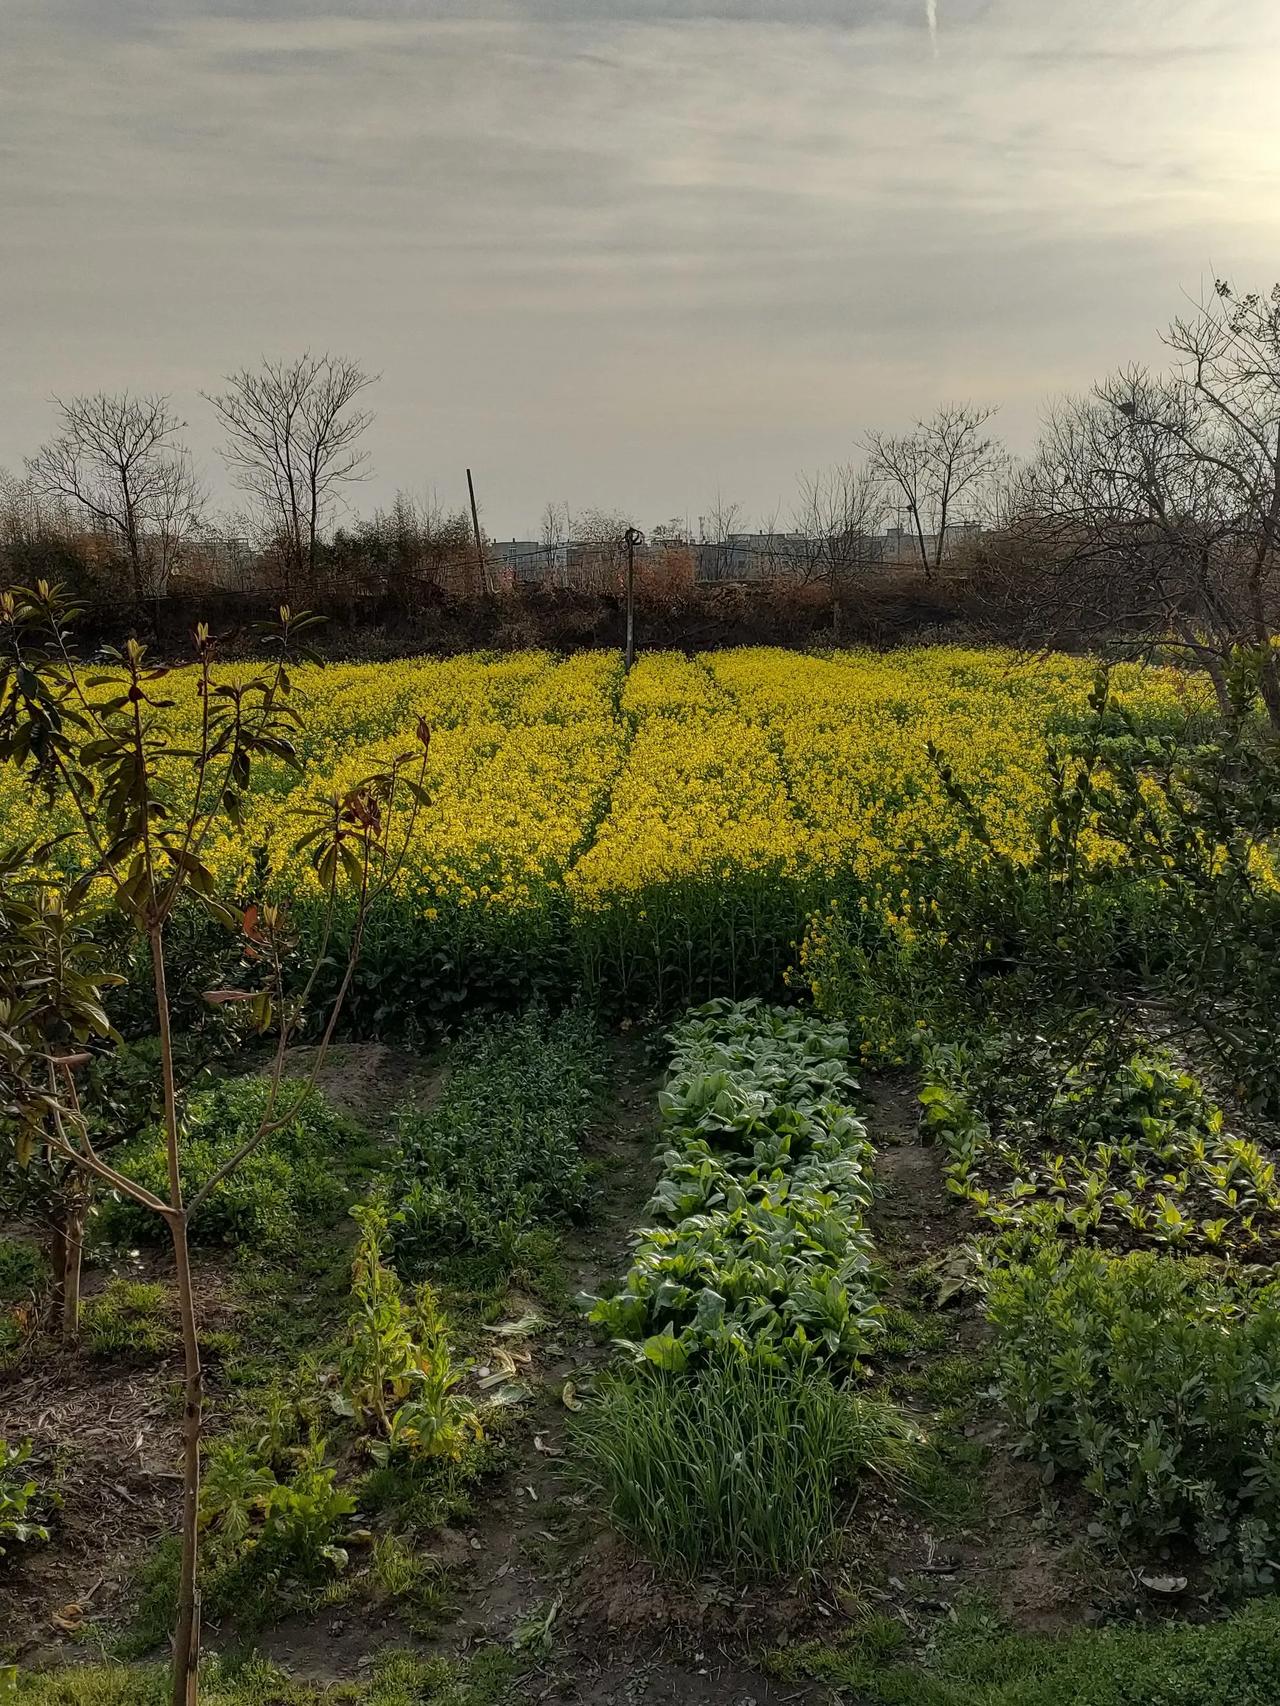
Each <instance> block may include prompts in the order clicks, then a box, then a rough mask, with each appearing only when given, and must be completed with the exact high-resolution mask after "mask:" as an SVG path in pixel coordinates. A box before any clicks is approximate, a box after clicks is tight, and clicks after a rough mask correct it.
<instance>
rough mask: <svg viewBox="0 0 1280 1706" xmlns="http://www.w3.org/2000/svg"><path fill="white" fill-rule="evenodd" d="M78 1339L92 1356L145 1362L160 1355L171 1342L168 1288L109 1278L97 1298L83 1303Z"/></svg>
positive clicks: (121, 1277) (172, 1340)
mask: <svg viewBox="0 0 1280 1706" xmlns="http://www.w3.org/2000/svg"><path fill="white" fill-rule="evenodd" d="M81 1339H82V1342H83V1344H84V1347H85V1349H86V1350H87V1351H88V1352H89V1354H90V1355H91V1356H95V1357H119V1358H130V1359H134V1360H137V1361H145V1360H147V1359H149V1358H151V1357H156V1356H160V1355H162V1354H163V1353H164V1352H165V1351H166V1350H168V1349H169V1348H170V1347H171V1346H172V1344H173V1342H174V1320H173V1299H172V1298H171V1296H170V1294H169V1288H168V1286H166V1285H162V1284H161V1283H160V1282H159V1281H154V1280H131V1279H125V1278H123V1276H121V1275H119V1274H116V1275H113V1277H112V1278H111V1279H110V1280H108V1281H107V1284H106V1286H105V1287H104V1288H103V1290H102V1291H101V1292H99V1294H98V1296H97V1297H91V1298H90V1299H89V1300H88V1301H87V1302H86V1303H85V1306H84V1313H83V1315H82V1317H81Z"/></svg>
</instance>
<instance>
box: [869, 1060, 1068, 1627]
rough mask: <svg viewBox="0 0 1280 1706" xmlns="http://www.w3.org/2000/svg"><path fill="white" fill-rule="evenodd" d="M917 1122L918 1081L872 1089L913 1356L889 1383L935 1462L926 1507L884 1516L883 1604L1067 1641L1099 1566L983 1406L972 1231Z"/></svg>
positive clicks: (983, 1348)
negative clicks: (987, 1616) (986, 1611)
mask: <svg viewBox="0 0 1280 1706" xmlns="http://www.w3.org/2000/svg"><path fill="white" fill-rule="evenodd" d="M918 1113H919V1104H918V1102H917V1099H916V1083H915V1079H914V1077H913V1076H912V1075H910V1074H906V1073H903V1074H893V1075H889V1076H886V1077H883V1078H881V1079H878V1080H876V1081H874V1082H873V1083H871V1084H869V1085H868V1086H867V1107H866V1118H867V1124H868V1130H869V1134H870V1136H871V1139H872V1142H873V1143H874V1144H875V1147H876V1167H875V1178H876V1198H875V1203H874V1206H873V1208H872V1212H871V1216H870V1224H871V1228H872V1233H873V1236H874V1239H875V1244H876V1252H877V1255H878V1257H879V1259H880V1260H881V1261H882V1262H883V1263H884V1265H885V1268H886V1271H887V1274H888V1278H889V1288H888V1293H887V1297H886V1302H887V1303H888V1305H889V1306H890V1308H891V1309H892V1310H894V1311H901V1312H902V1313H903V1315H905V1316H909V1317H910V1323H911V1324H910V1325H908V1326H907V1327H906V1329H905V1332H904V1331H903V1329H902V1328H900V1327H897V1322H896V1321H895V1327H896V1328H897V1331H898V1333H899V1335H900V1336H902V1337H905V1339H906V1341H907V1342H906V1345H905V1349H904V1351H903V1354H902V1357H901V1361H900V1362H899V1363H897V1364H896V1365H894V1364H891V1363H889V1362H888V1361H886V1366H885V1370H884V1374H885V1378H886V1384H887V1386H888V1388H889V1390H890V1392H891V1394H892V1396H893V1397H894V1399H895V1401H896V1402H897V1403H898V1404H899V1405H900V1406H901V1407H902V1409H903V1410H904V1412H905V1413H906V1414H907V1415H909V1416H911V1417H912V1418H913V1419H914V1420H915V1422H916V1423H917V1425H919V1426H920V1427H921V1428H922V1429H923V1430H924V1432H925V1433H926V1435H927V1436H928V1437H929V1438H930V1439H931V1440H932V1441H933V1442H934V1444H935V1445H936V1446H937V1448H938V1451H939V1456H940V1465H939V1472H938V1474H937V1476H936V1477H935V1478H934V1480H933V1482H932V1483H931V1484H930V1485H929V1486H928V1487H927V1488H926V1489H925V1490H924V1492H923V1494H922V1496H921V1498H920V1499H919V1500H918V1501H911V1500H906V1501H901V1500H900V1501H897V1502H896V1503H895V1504H894V1505H893V1506H892V1508H891V1509H890V1510H888V1511H887V1512H885V1513H884V1514H883V1519H882V1521H881V1523H880V1524H879V1532H878V1536H877V1548H876V1551H877V1553H878V1562H879V1565H880V1567H881V1569H882V1570H883V1579H884V1581H885V1582H887V1584H888V1585H887V1590H885V1589H880V1590H877V1591H879V1592H882V1593H883V1597H884V1598H885V1600H886V1602H887V1604H886V1609H891V1610H892V1611H893V1613H894V1614H895V1615H897V1616H899V1617H900V1618H901V1619H902V1620H903V1621H904V1622H905V1623H906V1624H907V1625H908V1627H912V1628H921V1629H923V1628H924V1627H926V1626H927V1624H928V1623H929V1621H930V1620H931V1619H932V1618H935V1617H936V1616H937V1615H938V1614H939V1612H946V1611H947V1610H948V1609H949V1608H950V1607H951V1606H952V1605H953V1604H954V1603H955V1602H956V1601H957V1600H958V1599H964V1598H973V1597H974V1596H982V1597H983V1598H986V1599H987V1600H989V1601H991V1602H993V1603H994V1604H995V1605H996V1606H998V1608H999V1609H1000V1611H1001V1612H1003V1614H1004V1615H1005V1616H1006V1617H1007V1618H1008V1619H1009V1620H1010V1621H1011V1622H1012V1623H1013V1624H1014V1625H1015V1626H1016V1627H1019V1628H1021V1629H1027V1630H1057V1629H1060V1628H1065V1627H1068V1626H1070V1625H1071V1624H1073V1623H1077V1622H1078V1621H1079V1618H1080V1614H1081V1609H1082V1601H1086V1602H1087V1599H1088V1596H1089V1594H1090V1591H1091V1587H1092V1586H1093V1585H1094V1584H1093V1582H1092V1581H1091V1571H1092V1570H1093V1568H1094V1566H1095V1562H1096V1561H1095V1560H1093V1559H1092V1558H1090V1556H1089V1555H1088V1553H1087V1552H1086V1551H1082V1550H1081V1549H1080V1548H1079V1547H1078V1545H1077V1544H1076V1541H1075V1538H1074V1537H1075V1536H1076V1535H1078V1534H1079V1533H1080V1532H1081V1530H1082V1526H1083V1524H1082V1521H1081V1519H1080V1513H1078V1512H1076V1511H1074V1510H1073V1511H1068V1510H1067V1509H1066V1508H1065V1505H1064V1507H1063V1508H1062V1512H1061V1516H1062V1519H1063V1520H1061V1521H1056V1520H1055V1517H1054V1510H1053V1507H1052V1506H1049V1505H1046V1504H1045V1502H1044V1501H1043V1500H1042V1497H1041V1491H1042V1489H1041V1484H1040V1480H1039V1476H1038V1475H1037V1473H1036V1471H1035V1469H1034V1467H1033V1466H1032V1465H1030V1464H1028V1463H1025V1462H1022V1461H1021V1460H1019V1459H1018V1458H1016V1457H1015V1456H1014V1454H1013V1451H1012V1441H1011V1439H1010V1436H1009V1430H1008V1428H1007V1426H1006V1424H1005V1422H1004V1420H1003V1419H1002V1417H1001V1415H1000V1413H999V1411H998V1409H997V1408H996V1406H995V1405H994V1404H993V1403H992V1402H991V1401H990V1400H989V1398H988V1396H987V1388H988V1387H989V1384H990V1378H991V1371H990V1333H989V1330H988V1328H987V1324H986V1322H985V1320H984V1318H983V1315H982V1310H981V1306H980V1303H979V1300H978V1298H977V1297H976V1295H975V1293H974V1292H973V1290H972V1288H971V1287H970V1286H968V1285H967V1284H965V1283H964V1281H965V1274H966V1266H967V1264H966V1260H965V1256H964V1249H963V1247H964V1244H965V1242H966V1241H967V1240H968V1239H971V1238H972V1237H973V1236H974V1235H975V1233H976V1231H977V1228H976V1227H975V1225H974V1224H973V1222H972V1220H971V1219H970V1218H969V1216H968V1215H967V1213H966V1212H965V1211H964V1210H963V1209H962V1208H959V1207H958V1206H957V1204H956V1201H955V1199H954V1198H953V1197H952V1196H950V1194H949V1193H948V1191H947V1189H946V1180H945V1176H944V1172H943V1157H942V1155H941V1154H940V1153H939V1151H938V1149H937V1148H936V1147H935V1146H933V1145H931V1144H926V1143H923V1142H922V1141H921V1136H920V1130H919V1121H918Z"/></svg>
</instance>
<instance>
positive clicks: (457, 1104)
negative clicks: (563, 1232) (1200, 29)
mask: <svg viewBox="0 0 1280 1706" xmlns="http://www.w3.org/2000/svg"><path fill="white" fill-rule="evenodd" d="M602 1064H603V1051H602V1045H601V1042H600V1038H599V1036H598V1034H597V1033H596V1031H595V1030H594V1028H593V1026H592V1023H591V1021H590V1020H589V1019H588V1018H587V1017H586V1016H585V1015H584V1014H582V1013H579V1012H575V1011H570V1012H568V1013H564V1014H561V1015H560V1016H558V1017H555V1018H551V1017H549V1016H548V1015H547V1013H546V1012H545V1011H543V1010H542V1009H539V1008H532V1009H530V1010H529V1011H528V1012H527V1013H525V1014H523V1015H522V1016H520V1017H517V1018H507V1019H499V1020H494V1021H491V1022H490V1023H489V1024H488V1025H486V1026H484V1027H483V1028H481V1029H476V1030H473V1031H470V1032H468V1033H467V1034H466V1035H465V1036H464V1037H463V1038H462V1039H461V1040H460V1041H459V1043H458V1044H457V1045H456V1048H455V1051H454V1056H453V1059H452V1063H451V1066H450V1071H449V1077H448V1081H447V1083H446V1085H445V1087H444V1092H443V1094H442V1096H441V1099H440V1102H439V1104H438V1106H437V1107H435V1108H433V1109H431V1110H430V1111H427V1112H408V1113H405V1114H402V1115H401V1118H400V1154H399V1159H398V1161H397V1164H396V1166H395V1169H394V1171H393V1174H392V1184H391V1189H392V1195H393V1200H394V1201H395V1202H396V1205H397V1207H396V1213H395V1228H394V1237H395V1259H396V1263H397V1265H398V1266H399V1267H400V1268H401V1269H402V1271H407V1272H408V1271H416V1272H421V1271H422V1270H423V1269H424V1268H425V1266H426V1265H427V1264H428V1263H429V1262H430V1261H431V1260H432V1259H433V1258H438V1257H439V1256H440V1255H441V1254H449V1253H451V1252H456V1251H461V1250H480V1251H486V1250H491V1249H493V1248H495V1247H501V1248H506V1249H508V1250H510V1249H511V1248H512V1247H513V1244H514V1243H515V1241H516V1240H517V1239H518V1236H519V1235H520V1234H521V1233H523V1232H524V1231H526V1230H527V1229H528V1228H530V1227H531V1226H534V1225H536V1224H537V1223H539V1222H543V1221H555V1220H561V1219H566V1218H572V1217H575V1216H578V1215H580V1214H581V1213H582V1211H583V1209H584V1207H585V1205H586V1202H587V1198H588V1180H587V1173H586V1169H585V1167H584V1165H583V1160H582V1155H581V1152H580V1150H579V1141H580V1139H581V1137H582V1134H583V1131H584V1129H585V1127H586V1124H587V1120H588V1117H589V1112H590V1108H591V1102H592V1097H593V1095H594V1092H595V1089H596V1086H597V1083H598V1081H599V1078H600V1075H601V1070H602Z"/></svg>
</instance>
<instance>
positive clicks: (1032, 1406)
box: [984, 1244, 1280, 1586]
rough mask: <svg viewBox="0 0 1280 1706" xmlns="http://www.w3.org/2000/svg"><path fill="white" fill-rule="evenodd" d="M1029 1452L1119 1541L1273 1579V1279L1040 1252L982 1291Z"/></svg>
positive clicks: (1276, 1310)
mask: <svg viewBox="0 0 1280 1706" xmlns="http://www.w3.org/2000/svg"><path fill="white" fill-rule="evenodd" d="M984 1285H985V1292H986V1304H987V1312H988V1316H989V1318H990V1320H991V1322H992V1324H993V1325H994V1327H995V1330H996V1357H997V1367H998V1381H999V1386H1000V1391H1001V1394H1002V1396H1003V1399H1004V1401H1005V1403H1006V1404H1007V1406H1008V1408H1009V1410H1010V1412H1011V1414H1012V1416H1013V1418H1014V1421H1015V1422H1016V1424H1017V1425H1018V1427H1019V1428H1020V1429H1021V1432H1022V1447H1023V1449H1024V1450H1025V1451H1026V1452H1028V1453H1030V1454H1031V1455H1033V1456H1035V1457H1036V1458H1038V1459H1039V1461H1040V1462H1042V1463H1043V1464H1044V1465H1045V1466H1046V1469H1047V1470H1048V1471H1050V1472H1053V1471H1056V1470H1064V1471H1067V1472H1072V1473H1079V1474H1082V1475H1083V1477H1084V1485H1085V1487H1086V1488H1087V1489H1088V1491H1089V1492H1090V1493H1091V1494H1092V1496H1093V1498H1094V1500H1095V1501H1096V1503H1097V1506H1098V1508H1099V1512H1100V1515H1101V1517H1102V1519H1103V1520H1104V1521H1105V1523H1106V1524H1107V1525H1108V1527H1109V1528H1110V1529H1111V1530H1112V1531H1113V1532H1114V1533H1115V1534H1116V1535H1117V1537H1119V1538H1120V1539H1121V1540H1133V1541H1136V1542H1138V1543H1140V1544H1141V1545H1143V1546H1147V1547H1149V1546H1151V1545H1152V1544H1153V1543H1158V1542H1161V1541H1166V1540H1169V1539H1171V1538H1173V1537H1176V1536H1180V1535H1186V1536H1188V1537H1190V1538H1191V1539H1192V1540H1193V1541H1194V1543H1195V1545H1196V1546H1197V1547H1198V1549H1199V1550H1200V1551H1201V1552H1202V1553H1203V1554H1204V1555H1205V1556H1206V1557H1209V1558H1212V1559H1214V1560H1215V1561H1216V1568H1217V1569H1218V1570H1219V1573H1221V1574H1223V1575H1229V1576H1231V1577H1235V1578H1237V1579H1239V1580H1240V1581H1241V1582H1242V1583H1243V1584H1244V1585H1246V1586H1263V1585H1267V1584H1269V1583H1270V1582H1271V1581H1272V1579H1273V1574H1274V1566H1273V1564H1272V1559H1274V1557H1275V1555H1276V1545H1277V1541H1280V1281H1276V1280H1272V1281H1270V1282H1268V1283H1263V1282H1261V1281H1252V1280H1248V1279H1245V1278H1230V1277H1228V1276H1226V1275H1224V1274H1223V1273H1221V1272H1219V1271H1216V1270H1215V1269H1214V1268H1213V1267H1212V1266H1211V1265H1210V1264H1209V1263H1208V1262H1207V1261H1205V1260H1203V1259H1180V1258H1176V1257H1169V1256H1157V1255H1153V1254H1151V1253H1148V1252H1139V1253H1136V1254H1132V1255H1128V1256H1107V1255H1104V1254H1102V1253H1101V1252H1099V1251H1094V1250H1077V1251H1074V1252H1070V1253H1069V1252H1067V1251H1066V1250H1065V1249H1064V1247H1062V1246H1060V1245H1052V1244H1050V1245H1046V1246H1044V1247H1043V1248H1041V1249H1040V1250H1039V1251H1037V1252H1036V1254H1035V1255H1034V1256H1033V1257H1032V1258H1031V1259H1030V1260H1029V1261H1027V1262H1025V1263H1020V1264H1014V1265H1012V1266H1008V1267H1004V1266H993V1267H992V1268H990V1269H989V1270H988V1272H987V1273H986V1275H985V1280H984Z"/></svg>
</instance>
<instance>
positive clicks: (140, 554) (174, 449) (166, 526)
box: [27, 391, 204, 611]
mask: <svg viewBox="0 0 1280 1706" xmlns="http://www.w3.org/2000/svg"><path fill="white" fill-rule="evenodd" d="M56 401H57V406H58V411H59V413H60V415H61V417H62V430H61V432H59V433H58V435H57V437H56V438H53V439H50V441H49V443H48V444H46V445H44V446H43V447H42V448H41V449H40V450H39V451H37V453H36V455H35V456H33V457H32V458H31V459H30V461H29V462H28V463H27V470H28V473H29V475H30V478H31V482H32V486H33V488H34V490H35V491H36V493H37V494H39V495H41V496H44V497H46V498H50V499H53V500H55V501H60V502H63V503H69V504H72V505H74V506H76V507H77V508H78V509H79V510H81V511H82V512H83V513H84V514H85V515H87V516H88V517H89V518H90V520H91V521H92V522H93V523H94V524H95V526H97V527H99V528H100V529H102V530H103V531H104V532H105V533H107V534H108V535H109V536H110V537H111V538H112V539H113V540H114V541H115V542H116V543H117V544H118V545H119V546H120V547H121V549H122V550H123V551H124V555H125V559H126V561H127V563H128V567H129V576H130V580H131V583H132V588H133V600H134V605H135V608H136V609H137V610H139V611H141V609H142V608H143V606H144V604H145V601H146V600H147V599H148V598H153V597H155V596H157V595H159V594H162V593H163V592H164V591H165V590H166V588H167V586H168V581H169V576H170V574H171V573H172V571H173V569H174V566H175V564H176V563H177V560H178V557H179V554H180V552H181V550H182V547H183V545H184V544H185V543H186V542H187V540H188V539H190V538H191V537H192V535H193V534H194V533H195V532H196V531H197V530H198V528H199V525H200V512H201V509H202V507H203V503H204V492H203V490H202V488H201V486H200V482H199V480H198V479H197V478H196V475H195V472H194V469H193V468H192V464H191V457H190V455H189V454H188V452H187V450H186V449H185V447H184V446H183V445H181V444H180V443H179V442H178V441H177V434H178V433H179V432H180V431H181V430H182V428H183V426H184V425H185V422H182V421H180V420H179V419H178V418H177V416H176V415H175V414H174V413H173V410H172V409H171V408H170V406H169V399H168V398H167V397H163V396H147V397H134V396H131V395H130V394H129V393H128V392H127V391H123V392H118V393H111V392H105V391H100V392H97V393H95V394H94V395H93V396H90V397H71V398H68V399H66V400H65V401H64V400H63V399H61V398H58V399H56Z"/></svg>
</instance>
